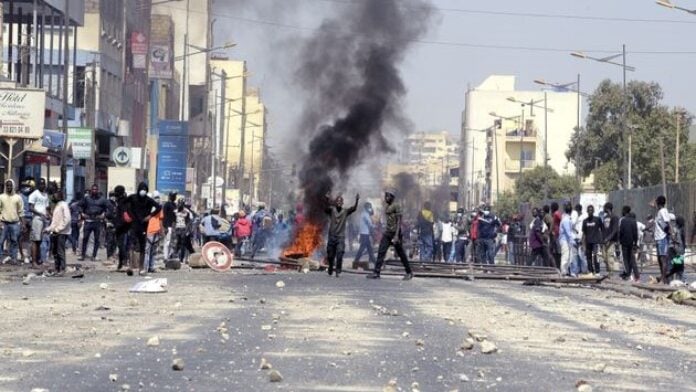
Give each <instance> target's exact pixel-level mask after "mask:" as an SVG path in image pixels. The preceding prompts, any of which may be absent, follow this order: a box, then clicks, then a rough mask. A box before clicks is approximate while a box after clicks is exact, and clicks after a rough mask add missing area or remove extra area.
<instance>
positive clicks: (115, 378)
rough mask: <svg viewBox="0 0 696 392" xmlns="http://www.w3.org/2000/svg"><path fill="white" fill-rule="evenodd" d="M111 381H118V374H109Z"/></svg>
mask: <svg viewBox="0 0 696 392" xmlns="http://www.w3.org/2000/svg"><path fill="white" fill-rule="evenodd" d="M109 381H111V382H116V381H118V374H113V373H112V374H109Z"/></svg>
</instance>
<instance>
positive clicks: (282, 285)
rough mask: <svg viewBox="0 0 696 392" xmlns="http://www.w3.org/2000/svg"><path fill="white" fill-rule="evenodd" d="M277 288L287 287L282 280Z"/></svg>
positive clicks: (277, 283)
mask: <svg viewBox="0 0 696 392" xmlns="http://www.w3.org/2000/svg"><path fill="white" fill-rule="evenodd" d="M276 287H277V288H279V289H282V288H283V287H285V282H283V281H282V280H279V281H277V282H276ZM279 374H280V373H279Z"/></svg>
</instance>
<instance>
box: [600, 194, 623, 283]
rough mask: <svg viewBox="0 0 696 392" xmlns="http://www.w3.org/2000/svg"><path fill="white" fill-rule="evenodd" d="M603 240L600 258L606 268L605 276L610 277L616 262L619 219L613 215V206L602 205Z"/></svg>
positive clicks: (608, 204)
mask: <svg viewBox="0 0 696 392" xmlns="http://www.w3.org/2000/svg"><path fill="white" fill-rule="evenodd" d="M603 223H604V229H605V230H604V240H603V241H602V242H603V244H604V245H603V246H602V258H603V259H604V264H605V265H606V267H607V274H608V275H611V273H612V272H613V271H614V265H615V262H616V261H617V259H618V257H617V253H616V244H617V243H618V241H619V217H618V216H616V214H614V205H613V204H611V203H606V204H605V205H604V222H603Z"/></svg>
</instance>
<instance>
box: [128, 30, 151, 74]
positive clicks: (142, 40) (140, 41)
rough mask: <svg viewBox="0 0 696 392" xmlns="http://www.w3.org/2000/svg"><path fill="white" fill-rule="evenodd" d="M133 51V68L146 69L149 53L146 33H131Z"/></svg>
mask: <svg viewBox="0 0 696 392" xmlns="http://www.w3.org/2000/svg"><path fill="white" fill-rule="evenodd" d="M131 53H132V54H133V68H137V69H145V67H146V65H147V53H148V44H147V36H145V34H143V33H139V32H133V33H132V34H131Z"/></svg>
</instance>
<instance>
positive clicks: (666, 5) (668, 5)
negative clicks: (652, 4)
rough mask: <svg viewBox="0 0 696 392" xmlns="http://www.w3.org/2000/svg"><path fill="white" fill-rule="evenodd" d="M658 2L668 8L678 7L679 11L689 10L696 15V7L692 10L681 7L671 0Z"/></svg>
mask: <svg viewBox="0 0 696 392" xmlns="http://www.w3.org/2000/svg"><path fill="white" fill-rule="evenodd" d="M656 3H657V4H658V5H661V6H663V7H666V8H671V9H676V10H679V11H684V12H688V13H690V14H692V15H696V9H694V10H690V9H688V8H684V7H679V6H678V5H676V4H672V3H671V2H670V1H669V0H664V1H663V0H659V1H656Z"/></svg>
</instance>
